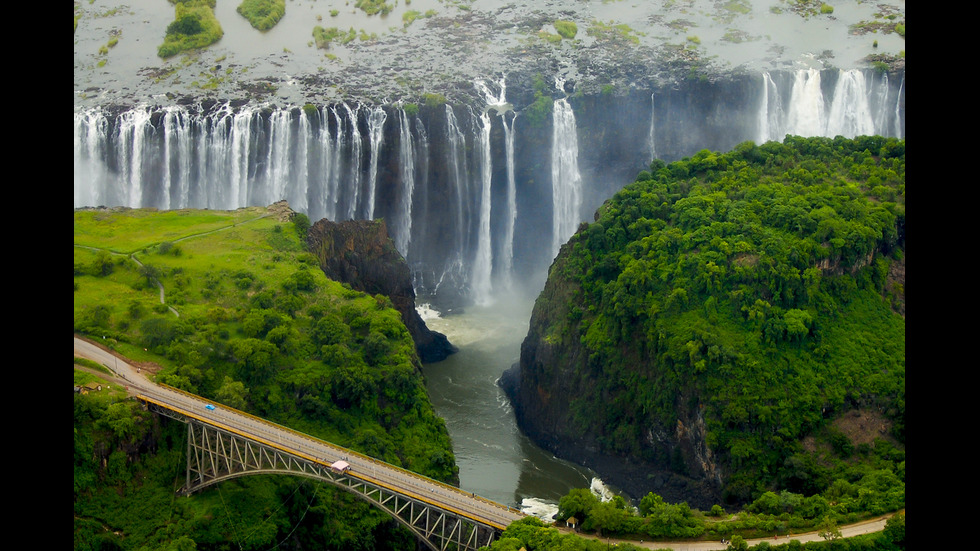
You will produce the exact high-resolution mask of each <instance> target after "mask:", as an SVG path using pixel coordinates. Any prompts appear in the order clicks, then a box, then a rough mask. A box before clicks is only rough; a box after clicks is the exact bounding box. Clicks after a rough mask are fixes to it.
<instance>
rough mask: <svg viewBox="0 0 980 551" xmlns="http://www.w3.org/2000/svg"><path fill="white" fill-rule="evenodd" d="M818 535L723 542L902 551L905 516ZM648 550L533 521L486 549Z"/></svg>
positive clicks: (775, 550)
mask: <svg viewBox="0 0 980 551" xmlns="http://www.w3.org/2000/svg"><path fill="white" fill-rule="evenodd" d="M820 535H821V536H822V537H823V538H824V540H823V541H810V542H806V543H802V542H800V541H799V540H794V539H792V537H788V538H779V539H775V540H773V541H772V542H771V543H770V542H769V541H763V542H760V543H757V544H755V545H752V546H749V545H748V543H747V542H746V539H747V538H745V537H743V536H741V535H738V534H736V535H733V536H730V537H727V538H724V539H723V540H722V541H727V542H728V545H727V548H728V549H729V550H731V551H749V550H750V549H751V550H755V551H800V550H807V551H824V550H826V551H830V550H833V551H850V550H855V551H857V550H862V551H870V550H875V551H898V550H901V549H905V515H904V514H899V515H895V516H893V517H892V518H890V519H888V521H887V523H886V526H885V529H884V530H883V531H881V532H877V533H874V534H867V535H862V536H856V537H851V538H841V537H840V533H839V531H837V529H836V527H833V526H829V525H828V526H826V527H824V528H822V529H821V531H820ZM634 541H636V542H637V543H641V542H644V541H645V540H643V539H641V538H639V537H636V538H635V540H634ZM780 542H782V543H780ZM653 545H654V546H655V545H656V544H655V543H654V544H653ZM649 548H651V547H650V544H649V543H647V544H645V545H644V546H643V547H640V546H638V545H634V544H632V543H629V542H622V541H619V542H617V543H611V540H610V537H609V536H608V535H606V534H603V535H601V536H598V537H596V536H593V537H589V536H579V535H577V534H569V533H563V532H561V531H559V530H558V529H557V528H555V527H554V526H551V525H547V524H545V523H543V522H541V521H540V520H539V519H537V518H535V517H527V518H525V519H523V520H520V521H517V522H515V523H513V524H511V525H510V526H508V527H507V530H505V531H504V533H503V535H502V536H501V538H500V539H499V540H497V541H496V542H494V543H493V545H491V546H490V547H489V549H490V550H491V551H519V550H520V549H528V550H533V551H565V550H575V551H601V550H604V549H617V550H619V551H636V550H639V549H649ZM653 548H654V549H655V548H656V547H653Z"/></svg>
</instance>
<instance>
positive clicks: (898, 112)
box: [892, 73, 905, 137]
mask: <svg viewBox="0 0 980 551" xmlns="http://www.w3.org/2000/svg"><path fill="white" fill-rule="evenodd" d="M904 91H905V73H902V82H900V83H899V85H898V93H897V94H895V117H894V120H895V127H894V128H893V129H892V136H902V137H904V136H905V134H904V133H902V122H903V121H904V119H903V118H902V92H904Z"/></svg>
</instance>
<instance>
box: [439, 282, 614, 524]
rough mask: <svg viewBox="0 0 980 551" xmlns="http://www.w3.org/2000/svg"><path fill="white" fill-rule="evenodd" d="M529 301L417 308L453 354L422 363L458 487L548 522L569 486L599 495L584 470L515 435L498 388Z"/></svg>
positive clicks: (513, 356) (514, 354) (523, 330)
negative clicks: (459, 309)
mask: <svg viewBox="0 0 980 551" xmlns="http://www.w3.org/2000/svg"><path fill="white" fill-rule="evenodd" d="M531 305H532V301H531V300H530V299H525V298H521V299H515V300H514V301H513V302H509V303H504V302H496V303H494V304H492V305H488V306H475V307H472V308H468V309H467V310H466V311H465V312H463V313H460V314H454V315H449V316H440V315H439V314H438V313H437V312H435V311H433V310H430V309H428V308H426V307H423V308H421V310H422V312H423V317H424V318H426V323H427V324H428V326H429V328H430V329H434V330H436V331H439V332H441V333H444V334H446V336H448V337H449V339H450V341H451V342H452V343H453V344H455V345H456V346H458V347H459V352H457V353H456V354H454V355H452V356H450V357H449V358H447V359H446V360H443V361H441V362H438V363H432V364H426V366H425V378H426V387H427V388H428V391H429V397H430V399H431V400H432V404H433V406H434V407H435V409H436V413H438V414H439V415H440V416H441V417H442V418H444V419H445V420H446V426H447V427H448V428H449V435H450V437H451V438H452V440H453V450H454V452H455V454H456V463H457V465H459V480H460V487H461V488H463V489H464V490H467V491H470V492H474V493H476V494H478V495H481V496H484V497H487V498H490V499H492V500H494V501H497V502H499V503H504V504H506V505H510V506H512V507H518V508H520V509H521V510H523V511H524V512H526V513H529V514H533V515H537V516H541V517H548V518H550V516H551V515H553V514H554V513H555V512H556V511H557V504H558V500H559V499H561V497H562V496H564V495H565V494H567V493H568V491H569V490H571V489H572V488H584V487H589V486H591V485H593V484H595V485H596V487H597V488H601V489H605V487H604V486H603V485H602V483H601V482H599V481H598V479H597V478H596V476H597V475H596V474H595V473H594V472H592V471H591V470H590V469H587V468H585V467H582V466H579V465H575V464H574V463H570V462H568V461H565V460H562V459H558V458H556V457H555V456H554V455H553V454H551V453H550V452H547V451H545V450H543V449H541V448H540V447H538V446H537V445H536V444H534V443H533V442H532V441H531V440H530V439H529V438H528V437H527V436H525V435H524V434H523V433H521V431H520V429H519V428H518V427H517V421H516V420H515V418H514V411H513V409H512V408H511V405H510V402H509V401H508V399H507V396H506V395H505V394H504V392H503V390H501V389H500V388H499V387H498V386H497V380H498V378H499V377H500V375H501V374H502V373H503V371H504V370H506V369H507V368H509V367H510V366H511V365H512V364H514V363H515V362H517V360H518V358H519V356H520V347H521V341H522V340H523V338H524V336H525V335H526V334H527V326H528V319H529V318H530V315H531Z"/></svg>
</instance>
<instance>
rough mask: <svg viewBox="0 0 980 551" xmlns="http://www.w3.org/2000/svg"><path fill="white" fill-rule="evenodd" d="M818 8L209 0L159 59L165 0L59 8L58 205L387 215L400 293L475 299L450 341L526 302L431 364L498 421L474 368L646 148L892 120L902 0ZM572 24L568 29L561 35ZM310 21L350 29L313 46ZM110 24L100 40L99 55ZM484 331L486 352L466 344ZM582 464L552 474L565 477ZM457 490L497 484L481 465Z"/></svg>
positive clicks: (897, 117) (896, 124) (99, 1)
mask: <svg viewBox="0 0 980 551" xmlns="http://www.w3.org/2000/svg"><path fill="white" fill-rule="evenodd" d="M823 6H827V5H826V4H823V5H821V3H816V4H815V3H813V2H789V1H786V0H772V1H768V0H751V1H749V0H734V1H732V2H726V3H724V4H722V3H718V2H713V1H708V0H680V1H676V2H674V1H670V2H663V3H657V4H652V3H638V4H629V3H625V2H601V3H600V2H576V3H572V2H562V1H547V2H509V1H505V0H412V2H411V3H409V2H404V3H400V4H395V5H394V7H393V11H391V13H390V14H389V15H382V16H368V15H366V14H365V13H364V12H363V11H361V10H358V9H356V8H355V7H352V6H348V5H346V4H345V5H342V3H339V2H333V1H326V2H325V1H324V0H318V1H313V0H294V1H291V2H290V3H289V5H288V9H287V11H286V15H285V16H284V17H283V19H282V20H281V21H280V23H279V24H278V25H277V26H276V27H274V28H273V29H271V30H269V31H266V32H261V33H260V32H257V31H255V30H254V29H252V28H250V27H249V26H248V23H247V22H245V21H244V20H243V19H242V18H241V17H240V16H238V15H237V14H236V13H235V6H234V5H232V4H228V3H224V2H219V3H217V4H216V6H215V7H214V10H215V14H216V17H217V18H218V20H219V21H220V22H221V24H222V26H223V27H224V31H225V35H224V37H223V38H222V39H221V41H219V42H217V43H215V44H214V45H212V46H211V47H209V48H207V49H203V50H199V51H195V52H190V53H188V54H185V55H181V56H176V57H174V58H171V59H167V60H162V59H159V58H157V56H156V48H157V46H158V44H159V42H160V41H161V40H162V37H163V33H164V29H165V28H166V27H167V25H168V23H169V22H170V21H171V19H172V16H173V11H174V8H173V6H172V5H171V4H168V3H166V2H159V3H157V2H146V3H138V4H136V5H134V6H114V5H112V4H111V2H109V3H106V2H104V1H103V0H96V2H95V3H89V4H88V5H83V4H77V5H76V25H77V27H76V36H75V94H74V100H75V101H74V103H75V109H74V121H73V122H74V130H73V138H74V186H73V188H74V189H73V191H74V197H73V204H74V207H76V208H79V207H84V206H97V205H107V206H112V205H119V206H129V207H149V208H156V209H161V210H163V209H183V208H201V209H214V210H225V209H237V208H240V207H245V206H250V205H260V206H265V205H269V204H271V203H274V202H276V201H280V200H285V201H288V203H289V205H290V207H291V208H293V209H295V210H296V211H298V212H302V213H305V214H307V215H308V216H309V218H310V220H311V221H313V222H317V221H318V220H321V219H328V220H330V221H345V220H383V221H384V225H385V226H386V227H387V231H388V233H389V234H390V235H391V237H392V240H393V243H394V247H395V249H397V251H398V252H399V253H400V254H401V255H402V256H404V257H405V259H406V260H407V262H408V266H409V271H410V275H409V277H410V280H411V283H412V286H413V287H414V293H415V294H416V295H417V296H418V297H419V302H420V303H421V302H428V303H431V304H432V305H434V307H435V308H437V309H438V310H439V311H441V312H442V313H443V314H444V316H443V322H442V323H444V324H448V325H452V323H453V321H452V320H453V316H450V315H448V314H452V313H458V312H460V311H463V310H465V311H466V313H465V314H463V315H467V314H472V317H471V318H463V316H462V315H461V316H458V317H456V319H457V320H461V319H464V320H465V322H460V323H458V324H457V325H458V326H457V327H451V328H446V327H442V328H439V327H437V329H438V330H440V331H443V332H445V333H447V334H449V335H450V340H451V341H452V337H453V335H454V334H455V335H460V334H461V333H460V332H461V331H463V329H460V327H459V326H463V327H465V326H466V324H468V323H471V322H472V321H473V320H478V321H483V320H485V319H487V312H493V311H494V310H493V309H494V308H495V307H499V306H501V305H502V304H507V303H509V302H510V301H511V299H513V298H514V297H522V298H520V299H519V301H522V302H523V306H521V307H517V308H515V309H510V310H509V309H507V308H503V311H504V312H505V314H504V316H506V317H509V318H510V319H509V320H508V321H509V322H510V325H506V326H504V328H503V329H498V328H496V327H494V330H493V331H490V330H485V332H486V333H487V334H484V335H480V336H477V337H467V338H468V339H470V340H469V341H468V342H466V343H465V345H466V346H461V349H462V352H461V353H460V354H458V355H456V357H452V356H451V357H450V358H451V359H450V362H455V365H454V366H453V367H452V369H459V370H462V371H466V372H472V373H473V374H474V377H478V378H480V379H481V380H480V381H479V385H482V386H474V387H472V388H468V389H467V390H466V395H467V396H474V397H480V398H481V399H484V400H486V401H487V404H484V406H485V407H484V408H483V409H482V410H481V411H483V412H486V411H492V410H495V409H499V410H501V411H503V415H501V416H506V417H507V418H508V420H509V421H508V422H512V421H510V420H512V419H513V414H512V413H511V411H510V410H509V409H508V408H509V407H510V406H509V405H508V404H505V403H504V401H503V397H502V394H501V393H499V392H497V389H496V388H491V387H495V385H494V379H495V376H493V375H487V373H489V372H496V373H497V374H498V375H499V374H500V373H503V372H504V371H505V370H506V369H507V368H508V367H510V365H511V364H513V363H515V362H517V360H518V357H517V356H518V354H519V350H518V346H519V344H518V341H519V338H515V337H514V335H516V334H517V333H520V335H519V337H520V338H523V335H524V334H526V332H527V329H528V323H527V322H528V320H527V317H528V313H529V311H530V308H529V307H525V306H527V305H528V304H529V302H530V301H531V300H533V299H532V298H526V297H533V296H536V295H537V294H538V293H539V292H540V291H541V290H542V288H543V287H544V286H545V280H546V277H547V274H548V270H549V266H551V265H552V262H553V261H554V259H555V257H556V254H557V253H558V251H559V250H560V248H561V246H562V245H563V244H564V243H566V242H567V241H568V239H569V238H570V237H572V235H573V234H575V233H576V232H577V231H578V230H579V229H580V228H581V227H582V223H584V222H592V221H593V220H594V219H595V218H594V217H595V216H598V215H597V214H595V213H596V212H597V209H599V208H600V207H601V206H602V205H603V204H604V203H605V202H606V201H607V200H609V199H610V198H611V197H612V196H613V195H614V194H615V193H616V192H617V191H618V190H620V189H621V188H623V186H625V185H626V184H627V183H629V182H632V181H633V180H634V178H636V176H637V174H638V173H640V172H641V171H644V170H650V163H651V160H652V159H663V160H665V161H668V162H669V161H674V160H679V159H682V158H685V157H689V156H693V155H696V154H697V153H698V152H699V151H702V150H706V149H707V150H713V151H720V152H723V151H728V150H730V149H732V148H733V147H735V146H736V145H738V144H739V143H742V142H744V141H747V140H751V141H753V142H755V143H756V144H762V143H764V142H767V141H770V140H774V141H777V142H781V141H782V140H783V138H784V136H786V135H787V134H792V135H801V136H826V137H833V136H836V135H843V136H847V137H854V136H860V135H868V134H879V135H882V136H890V137H899V138H904V137H905V135H906V131H905V60H904V24H905V13H904V12H905V7H904V2H897V3H895V4H894V5H891V4H878V5H874V6H872V5H870V4H867V3H850V4H837V5H835V6H833V7H830V6H827V8H830V12H829V13H826V11H822V10H825V8H824V7H823ZM411 11H417V12H418V14H416V15H417V16H418V19H417V20H414V22H411V21H409V20H407V19H405V16H406V14H408V13H409V12H411ZM79 14H82V15H79ZM423 14H424V15H423ZM568 21H572V22H577V24H578V34H577V36H575V37H574V38H558V34H556V33H557V27H558V25H557V23H559V22H568ZM314 25H324V26H328V25H330V26H332V25H335V26H336V27H337V28H340V29H346V28H348V27H349V28H350V29H351V30H350V32H351V33H352V35H353V34H354V33H355V30H359V31H360V35H359V38H358V39H356V40H353V39H352V41H351V42H349V43H344V44H338V43H334V44H332V45H330V46H329V48H327V49H321V48H318V47H316V46H314V44H313V41H312V40H311V35H310V30H311V29H312V27H313V26H314ZM899 28H900V29H901V30H899ZM107 36H109V37H113V38H114V39H118V42H119V46H118V47H112V46H109V47H106V48H103V44H105V43H106V40H107ZM872 42H873V45H872ZM879 43H880V44H879ZM103 49H105V52H103ZM337 249H338V250H340V249H342V247H339V246H338V247H337ZM348 252H349V251H348ZM369 292H374V291H373V290H372V291H369ZM520 316H523V319H518V318H519V317H520ZM466 330H471V328H469V327H466ZM475 332H479V331H478V330H477V331H475ZM497 332H499V333H512V335H508V336H507V338H506V339H499V338H497V337H498V335H497V334H496V333H497ZM490 333H493V334H492V335H491V334H490ZM481 339H483V341H485V342H481ZM503 341H506V342H505V343H503V344H501V342H503ZM454 344H459V343H455V342H454ZM484 345H485V346H484ZM489 346H495V347H497V348H498V350H495V351H493V352H492V353H486V355H485V356H484V352H485V351H484V350H482V348H485V347H489ZM474 349H478V350H477V352H478V353H477V354H472V352H473V350H474ZM485 357H486V358H492V359H485ZM467 362H486V363H488V364H489V363H492V364H493V365H492V367H490V368H489V369H487V366H486V365H480V366H479V369H476V366H471V365H469V364H467ZM446 363H448V362H443V363H441V364H431V365H427V366H426V367H425V370H426V371H425V372H426V374H427V375H426V376H427V377H429V376H433V377H438V378H440V379H441V381H439V382H438V384H439V385H442V386H441V387H437V386H435V385H430V386H429V387H428V388H429V394H430V395H433V394H435V393H436V392H438V391H437V390H436V389H437V388H442V389H444V391H445V393H446V396H445V397H440V399H445V400H446V401H447V402H452V401H454V400H456V398H457V396H456V394H455V393H457V392H461V391H459V390H458V389H457V384H458V383H459V381H460V377H458V376H457V375H456V372H453V371H451V368H450V367H447V366H446ZM436 366H438V367H436ZM430 374H431V375H430ZM476 374H479V375H476ZM498 401H500V402H499V403H498ZM433 404H434V405H435V406H436V408H437V413H438V414H439V415H442V416H445V414H444V412H445V411H449V410H448V409H441V410H440V409H438V408H439V407H440V405H439V404H438V403H436V398H435V397H434V396H433ZM458 410H459V411H461V412H464V414H465V412H466V411H468V410H467V409H466V408H459V409H458ZM481 415H484V413H481ZM487 416H488V417H491V416H492V415H490V414H487ZM455 421H456V422H459V420H455ZM464 422H465V421H464ZM447 424H448V425H449V428H450V433H451V436H452V437H453V439H454V440H456V439H457V438H458V437H457V435H456V434H452V433H453V430H454V428H453V424H454V420H453V419H449V418H447ZM481 430H482V428H481ZM504 432H505V433H506V437H505V438H502V439H501V440H500V442H505V443H504V444H497V443H496V441H495V442H494V443H493V444H492V445H495V446H513V447H520V448H522V450H521V451H522V454H523V455H521V456H518V457H516V458H515V457H507V458H505V459H504V460H503V461H502V462H506V461H510V462H511V463H510V464H507V465H506V466H504V467H503V471H505V472H506V473H507V474H506V477H508V478H514V479H516V480H518V482H516V483H515V485H516V486H518V487H519V490H515V491H514V492H513V493H514V495H515V496H517V499H516V501H517V502H516V503H510V504H515V505H519V504H520V496H527V495H532V494H535V495H537V494H536V492H538V491H539V490H537V488H539V487H542V486H536V485H535V484H534V483H528V482H527V481H526V479H533V478H534V477H535V476H537V477H539V478H547V475H544V474H542V473H541V472H540V469H538V468H537V467H536V466H534V465H529V463H530V462H532V461H536V460H537V459H536V458H540V457H543V456H548V457H545V461H548V460H552V459H554V458H553V457H550V456H551V454H550V453H549V452H545V451H542V450H540V449H535V450H534V451H532V452H530V453H528V452H526V451H525V450H523V448H525V447H530V446H528V445H527V444H528V443H529V441H528V439H527V438H526V437H524V436H523V435H520V436H519V437H518V436H514V435H513V434H511V433H513V432H516V430H515V429H514V426H513V425H510V426H508V427H507V428H506V429H504ZM464 438H469V437H464ZM515 442H517V444H515ZM539 442H540V440H539ZM484 444H486V442H483V441H479V439H478V438H469V441H467V442H465V443H464V444H463V446H468V448H467V450H466V452H465V453H462V452H460V451H459V450H456V454H457V458H458V465H459V466H460V471H461V475H462V476H461V482H462V484H463V486H464V487H465V486H466V484H467V483H468V480H467V478H466V475H467V473H468V472H473V471H478V470H481V469H482V468H483V465H482V464H480V456H479V450H480V446H483V445H484ZM456 445H457V444H455V443H454V447H455V446H456ZM552 448H553V447H552ZM552 448H549V449H552ZM474 449H475V450H477V451H476V452H474ZM501 455H503V454H501ZM511 455H514V454H511ZM482 457H484V459H483V460H484V461H488V460H490V461H497V458H496V457H493V458H492V459H487V458H489V457H491V455H490V454H488V455H486V456H482ZM554 461H556V462H557V460H554ZM515 465H516V466H515ZM486 470H487V471H488V472H490V471H491V470H490V469H486ZM515 473H518V474H515ZM493 476H496V475H493ZM582 476H583V475H582V473H581V471H579V470H576V469H575V468H571V467H570V468H569V469H568V472H564V473H563V474H562V475H561V477H560V478H562V479H563V480H574V481H576V482H577V481H578V480H579V479H582ZM486 478H490V477H486ZM555 478H558V476H555ZM582 485H586V484H582ZM494 486H498V487H494ZM474 487H475V489H476V490H477V491H479V492H482V491H483V489H484V488H493V491H496V492H499V494H500V497H499V499H501V500H510V499H511V498H510V496H509V491H510V490H509V488H504V487H503V485H501V484H499V483H498V480H496V479H493V480H489V481H488V480H486V479H484V480H481V481H480V482H478V483H477V484H475V485H474ZM530 488H535V489H534V490H532V489H530ZM682 490H683V489H682ZM562 491H563V490H558V489H556V488H554V487H551V488H549V489H548V492H550V493H549V495H548V496H547V497H548V498H549V499H550V500H552V501H557V499H556V497H555V496H556V495H557V496H560V494H561V492H562ZM708 493H709V494H710V492H708ZM542 495H543V494H542ZM676 496H683V493H682V491H680V490H679V491H678V492H677V493H676V494H675V496H673V497H676ZM634 497H637V498H638V497H639V496H634ZM710 497H715V495H711V496H710ZM495 498H496V497H495ZM706 499H707V498H706Z"/></svg>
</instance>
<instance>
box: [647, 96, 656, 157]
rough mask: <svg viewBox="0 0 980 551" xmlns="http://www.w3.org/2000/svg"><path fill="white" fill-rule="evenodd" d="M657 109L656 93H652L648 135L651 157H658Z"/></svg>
mask: <svg viewBox="0 0 980 551" xmlns="http://www.w3.org/2000/svg"><path fill="white" fill-rule="evenodd" d="M656 114H657V109H656V94H650V133H649V134H648V135H647V147H648V148H649V149H650V158H651V159H656V158H657V131H656V130H657V124H656V123H657V117H656Z"/></svg>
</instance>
